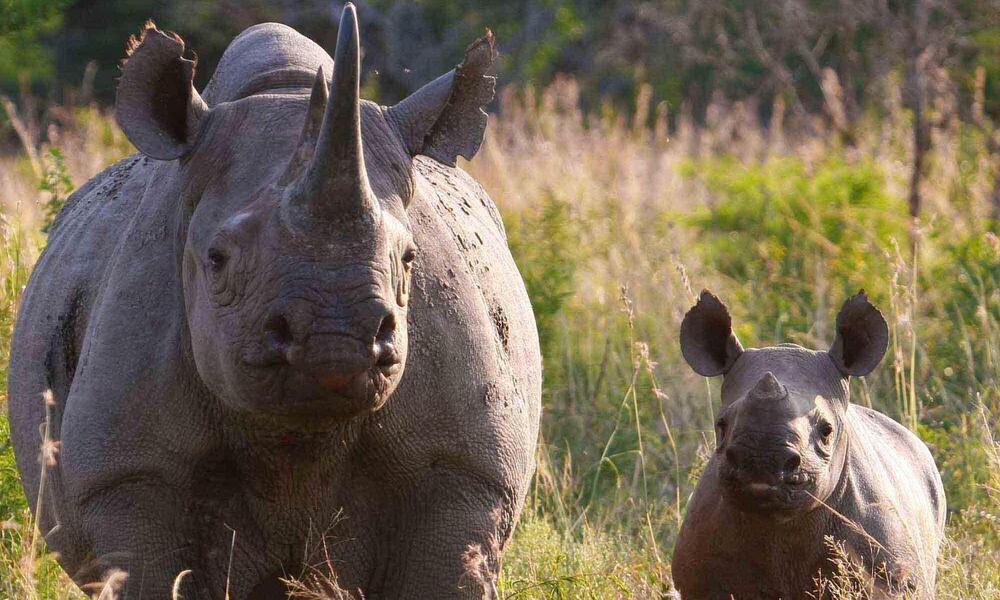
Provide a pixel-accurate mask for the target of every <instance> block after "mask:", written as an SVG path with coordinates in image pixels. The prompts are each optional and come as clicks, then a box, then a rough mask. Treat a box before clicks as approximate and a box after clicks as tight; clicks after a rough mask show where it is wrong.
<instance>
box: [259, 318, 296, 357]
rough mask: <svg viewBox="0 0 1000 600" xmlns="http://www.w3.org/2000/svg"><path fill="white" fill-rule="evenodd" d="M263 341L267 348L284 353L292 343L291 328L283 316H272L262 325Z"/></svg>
mask: <svg viewBox="0 0 1000 600" xmlns="http://www.w3.org/2000/svg"><path fill="white" fill-rule="evenodd" d="M264 339H265V341H266V343H267V346H268V348H270V349H271V350H276V351H279V352H284V351H285V350H286V349H287V348H288V346H289V345H291V343H292V328H291V326H289V324H288V319H286V318H285V316H284V315H272V316H271V317H270V318H268V320H267V321H266V322H265V323H264Z"/></svg>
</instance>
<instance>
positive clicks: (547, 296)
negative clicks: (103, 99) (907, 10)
mask: <svg viewBox="0 0 1000 600" xmlns="http://www.w3.org/2000/svg"><path fill="white" fill-rule="evenodd" d="M644 98H645V99H644ZM577 106H578V102H577V94H576V89H575V86H574V84H573V82H572V81H568V80H564V81H560V82H557V83H556V84H554V85H553V86H552V87H550V88H548V89H546V90H541V91H534V90H530V89H528V90H508V91H507V92H506V94H505V96H504V98H503V99H502V101H501V106H500V109H501V110H500V115H499V116H498V117H496V118H494V119H493V120H492V121H491V126H490V129H489V131H488V135H487V142H486V144H485V146H484V148H483V150H482V151H481V152H480V154H479V156H477V157H476V159H475V160H474V161H472V162H471V163H467V164H464V165H462V166H463V168H465V169H467V170H468V171H470V172H471V173H472V174H473V175H474V176H475V177H476V178H477V179H478V180H479V181H480V182H481V183H482V184H483V186H484V187H485V188H486V189H487V191H488V192H489V193H490V195H491V196H492V197H493V199H494V200H495V201H496V202H497V204H498V205H499V206H500V208H501V211H502V212H503V215H504V220H505V223H506V226H507V232H508V237H509V239H510V244H511V248H512V250H513V253H514V256H515V258H516V260H517V262H518V265H519V266H520V268H521V272H522V275H523V276H524V278H525V281H526V283H527V286H528V290H529V293H530V295H531V298H532V302H533V305H534V307H535V313H536V319H537V321H538V326H539V331H540V334H541V340H542V346H543V348H542V350H543V355H544V361H545V364H544V366H545V387H544V397H543V402H544V413H543V426H542V435H541V439H540V446H539V451H538V469H537V474H536V477H535V481H534V484H533V485H532V488H531V490H530V492H529V498H528V501H527V507H526V509H525V512H524V514H523V516H522V518H521V522H520V524H519V525H518V527H517V529H516V531H515V534H514V537H513V540H512V541H511V543H510V545H509V547H508V549H507V552H506V555H505V558H504V568H503V573H502V575H501V579H500V581H499V583H498V593H499V597H500V598H523V599H529V598H567V599H575V598H665V597H670V593H671V591H672V587H671V574H670V557H671V551H672V547H673V543H674V539H675V537H676V534H677V531H678V528H679V526H680V523H681V520H682V519H683V514H684V509H685V505H686V503H687V500H688V497H689V495H690V493H691V491H692V490H693V487H694V484H695V483H696V481H697V478H698V474H699V472H700V470H701V468H702V467H703V465H704V464H705V462H706V460H707V458H708V456H709V455H710V453H711V451H712V450H711V449H712V448H713V446H714V440H713V427H712V424H713V422H714V414H715V412H716V410H717V408H718V402H719V400H718V382H716V381H709V380H705V379H704V378H701V377H698V376H696V375H695V374H693V373H692V372H691V371H690V370H689V368H688V367H687V365H686V364H685V363H684V361H683V359H682V358H681V356H680V349H679V347H678V344H677V332H678V328H679V325H680V319H681V318H682V316H683V314H684V312H685V311H686V310H687V309H688V308H689V307H690V306H691V305H692V303H693V301H694V298H695V295H696V294H697V292H698V291H700V290H701V289H702V288H705V287H707V288H710V289H712V290H713V291H714V292H716V293H717V294H718V295H720V296H721V297H722V298H723V299H724V300H725V301H727V303H728V304H729V306H730V309H731V311H732V312H733V316H734V324H735V326H736V331H737V334H738V336H739V337H740V339H741V340H742V342H743V343H744V345H748V346H755V345H770V344H774V343H780V342H794V343H798V344H801V345H804V346H807V347H812V348H817V349H825V348H827V347H828V345H829V344H830V342H831V341H832V338H833V333H832V329H833V318H834V316H835V314H836V312H837V310H838V309H839V307H840V304H841V303H842V302H843V301H844V299H846V298H847V297H848V296H849V295H851V294H853V293H856V292H857V291H858V290H859V289H862V288H864V289H865V290H867V291H868V293H869V295H870V297H871V298H872V300H873V301H874V302H875V303H876V305H877V306H879V307H880V308H881V310H882V312H883V313H884V314H885V316H886V319H887V320H888V322H889V324H890V330H891V335H892V338H891V342H890V349H889V352H888V354H887V356H886V358H885V359H884V360H883V362H882V364H881V365H880V367H879V368H878V369H877V370H876V371H875V372H874V373H872V374H871V375H870V376H869V377H867V378H866V379H863V380H859V381H856V382H855V383H854V384H853V390H852V392H853V395H854V401H855V402H857V403H860V404H864V405H867V406H873V407H875V408H877V409H879V410H882V411H884V412H886V413H887V414H889V415H890V416H892V417H893V418H895V419H897V420H899V421H900V422H901V423H903V424H904V425H906V426H908V427H910V428H912V429H914V430H915V431H916V432H917V434H918V435H919V436H920V437H921V438H922V439H923V440H924V441H925V442H926V443H927V444H928V446H929V447H930V448H931V450H932V452H933V454H934V456H935V458H936V460H937V464H938V466H939V468H940V470H941V473H942V477H943V479H944V482H945V486H946V490H947V494H948V501H949V520H948V534H949V537H948V541H947V543H946V546H945V549H944V552H943V555H942V559H941V563H940V565H939V572H938V590H937V595H936V597H937V598H941V599H983V600H985V599H996V598H1000V446H998V444H997V440H1000V382H998V376H1000V371H998V368H997V367H998V361H1000V238H998V237H997V233H998V232H1000V228H998V223H997V221H996V220H995V217H996V216H997V215H998V214H1000V206H995V205H994V201H993V200H992V194H993V189H994V182H995V178H996V177H997V176H998V175H997V171H998V169H1000V165H998V164H996V161H995V159H994V158H993V157H992V156H991V155H990V153H989V151H988V148H989V138H990V136H992V135H994V132H993V131H991V130H990V129H989V128H988V127H987V126H985V125H984V126H971V125H968V124H961V123H959V122H958V121H957V120H950V119H949V118H948V117H947V111H944V112H942V114H943V115H945V116H943V117H941V119H940V120H939V121H940V126H938V127H936V128H935V129H934V131H933V136H932V141H933V149H932V151H931V153H930V155H929V156H928V166H927V172H926V174H925V177H924V180H923V188H922V189H923V194H922V196H923V206H922V207H921V211H920V217H919V219H917V220H916V221H912V220H911V219H910V218H909V215H908V205H907V201H906V198H907V194H908V191H909V188H908V186H909V176H910V172H909V165H910V162H911V137H912V133H911V128H910V126H909V123H910V121H909V115H908V113H907V112H906V111H905V110H903V109H902V108H901V102H900V100H899V98H896V97H893V96H892V94H887V95H886V97H885V99H884V105H883V106H879V107H873V108H872V109H871V110H870V111H869V114H867V115H866V116H865V117H864V118H863V119H862V122H861V123H859V124H858V126H857V127H856V129H855V131H853V132H851V135H850V136H845V135H843V134H837V133H833V132H831V131H830V130H828V129H827V128H826V127H825V126H824V124H823V123H822V122H820V121H814V120H811V119H806V118H799V119H793V118H791V117H782V115H783V110H782V107H781V106H780V105H779V106H776V107H774V108H773V110H771V111H770V112H771V113H772V114H774V115H775V116H774V117H772V119H771V121H770V122H769V123H763V122H761V120H760V119H759V118H758V117H757V115H758V111H757V110H756V107H752V106H744V105H739V104H736V105H719V106H713V107H712V109H711V110H710V111H709V117H708V123H707V124H706V125H705V126H704V127H695V126H694V125H693V124H692V122H691V119H690V118H688V117H687V116H686V115H685V114H683V113H681V114H672V113H670V111H669V110H668V109H667V108H666V107H663V106H649V102H648V97H647V96H643V97H640V101H639V103H638V105H637V106H636V107H635V109H634V110H633V111H631V113H630V114H629V115H628V116H625V115H622V114H618V113H616V112H615V111H614V110H612V109H610V108H606V109H604V110H602V111H600V112H599V113H598V114H597V115H590V116H585V115H583V114H581V113H580V111H579V110H578V109H577ZM58 109H59V110H60V111H61V112H60V115H62V117H61V120H60V122H61V123H62V126H60V127H53V128H50V130H49V132H48V133H47V134H45V135H42V136H41V137H43V138H45V139H47V140H48V141H47V142H45V143H43V144H42V146H41V150H40V151H37V152H35V155H34V156H29V153H27V152H25V153H22V155H21V156H19V157H17V158H3V159H0V207H2V218H3V224H2V226H3V244H2V246H0V269H2V271H0V273H2V287H0V351H2V356H0V359H2V364H3V365H6V362H7V354H8V352H9V346H8V340H9V332H10V328H11V326H12V323H13V320H14V317H15V314H16V308H17V301H18V295H19V291H20V289H21V288H22V286H23V285H24V282H25V280H26V277H27V275H28V273H29V272H30V268H31V265H32V263H33V261H34V260H35V258H36V257H37V255H38V252H39V250H40V248H41V247H42V245H43V244H44V240H45V236H44V233H42V229H43V227H44V225H45V223H46V222H47V220H48V219H50V218H51V215H52V214H53V211H55V210H57V209H58V206H59V205H60V203H61V201H62V200H63V199H65V197H66V195H67V194H68V193H69V191H70V190H71V189H72V187H74V186H77V185H80V184H81V183H83V182H84V181H86V179H87V178H89V177H90V176H91V175H93V174H94V173H96V172H97V171H99V170H100V169H101V168H103V166H105V165H107V164H109V163H110V162H112V161H113V160H115V159H116V158H118V157H121V156H123V155H125V154H127V153H128V152H130V151H131V150H130V147H129V145H128V143H127V141H126V140H125V139H124V136H123V135H122V134H121V132H120V131H118V130H117V128H116V127H115V126H114V125H113V122H112V121H111V120H110V119H109V118H108V116H107V115H106V114H104V113H102V112H101V111H100V110H98V109H96V108H94V107H83V108H68V107H58ZM942 110H943V109H942ZM21 125H22V128H23V129H26V130H28V129H31V126H32V124H31V123H21ZM40 401H41V400H40ZM0 423H2V424H0V450H2V454H0V520H2V523H0V597H3V598H7V597H10V598H37V599H46V600H47V599H50V598H78V597H81V596H80V594H79V593H78V592H77V591H75V590H74V589H73V587H72V586H71V584H69V582H68V580H67V579H66V577H65V576H64V575H62V574H61V572H60V571H59V569H58V567H57V566H55V563H54V561H52V560H51V557H48V556H46V554H45V549H44V547H43V545H42V544H41V543H39V541H38V539H37V536H36V534H35V532H34V531H33V528H32V524H31V521H30V518H29V513H28V511H27V505H28V501H27V500H26V499H25V498H23V496H22V494H21V491H20V487H19V484H18V483H17V474H16V471H15V468H14V463H13V456H12V452H11V450H10V446H9V443H8V442H7V439H6V437H7V436H6V419H0ZM31 501H34V499H32V500H31ZM851 568H852V567H851V565H849V564H848V563H847V562H845V564H844V565H843V569H844V571H845V575H846V574H849V572H850V570H851ZM862 588H863V586H860V587H859V586H857V585H855V584H854V583H852V582H851V580H850V578H849V577H843V578H836V579H834V580H832V581H824V582H817V590H825V591H826V593H827V594H828V595H829V597H834V598H861V597H865V595H864V590H863V589H862ZM819 594H820V592H819V591H818V592H817V597H822V596H820V595H819Z"/></svg>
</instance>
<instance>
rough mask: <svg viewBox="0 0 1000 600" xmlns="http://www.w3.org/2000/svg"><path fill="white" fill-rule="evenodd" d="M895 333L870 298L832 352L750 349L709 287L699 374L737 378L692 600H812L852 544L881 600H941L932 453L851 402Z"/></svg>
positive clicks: (691, 345)
mask: <svg viewBox="0 0 1000 600" xmlns="http://www.w3.org/2000/svg"><path fill="white" fill-rule="evenodd" d="M887 342H888V329H887V327H886V324H885V321H884V319H883V318H882V316H881V314H879V312H878V311H877V310H876V309H875V308H874V307H873V306H871V304H869V303H868V300H867V298H866V297H865V296H864V294H863V293H862V294H859V295H857V296H855V297H854V298H851V299H850V300H848V302H847V303H846V304H845V305H844V309H843V310H842V311H841V313H840V315H839V316H838V318H837V338H836V340H835V341H834V344H833V346H832V347H831V349H830V350H829V351H828V352H816V351H813V350H807V349H805V348H802V347H799V346H795V345H792V344H783V345H780V346H777V347H772V348H761V349H753V348H751V349H746V350H744V349H743V347H742V346H741V345H740V343H739V341H738V340H737V339H736V337H735V336H734V335H733V334H732V329H731V322H730V317H729V313H728V311H727V310H726V308H725V306H724V305H723V304H722V303H721V302H720V301H719V300H718V299H717V298H716V297H715V296H713V295H711V294H710V293H708V292H703V293H702V295H701V298H700V299H699V301H698V305H697V306H695V307H694V308H692V309H691V310H690V311H689V312H688V314H687V315H686V316H685V319H684V323H683V324H682V327H681V348H682V351H683V353H684V356H685V358H686V359H687V361H688V363H689V364H690V365H691V366H692V368H693V369H694V370H695V371H697V372H698V373H699V374H702V375H705V376H713V375H720V374H722V375H724V379H723V384H722V407H721V409H720V411H719V418H718V421H717V423H716V440H717V447H716V452H715V453H714V454H713V456H712V458H711V460H710V461H709V463H708V465H707V466H706V468H705V471H704V473H703V474H702V476H701V480H700V481H699V482H698V486H697V488H696V489H695V492H694V495H693V497H692V499H691V502H690V504H689V505H688V509H687V515H686V516H685V519H684V523H683V526H682V528H681V532H680V536H679V538H678V540H677V545H676V547H675V549H674V558H673V576H674V582H675V584H676V586H677V589H678V590H679V591H680V593H681V597H682V598H684V599H685V600H724V599H729V598H738V599H740V600H744V599H746V600H755V599H778V598H784V599H790V598H807V597H812V596H809V594H810V593H812V592H814V590H816V579H817V578H818V577H821V576H822V577H826V578H829V577H830V576H831V575H832V574H833V573H834V572H835V568H834V565H833V562H832V559H833V556H832V554H831V550H830V548H829V546H828V545H827V544H826V543H825V541H824V538H825V537H826V536H831V537H832V538H833V539H834V540H836V541H837V542H841V543H843V544H844V547H845V549H846V551H847V554H848V555H849V556H850V558H851V559H852V560H853V561H855V562H856V563H857V564H859V565H860V566H861V567H862V568H863V569H864V570H866V571H867V572H868V573H869V574H871V575H872V576H870V577H869V578H868V583H869V584H872V585H871V588H872V589H871V590H870V596H871V597H873V598H898V597H903V596H904V595H906V596H905V597H916V598H925V599H931V598H933V597H934V579H935V569H936V564H937V556H938V550H939V545H940V543H941V540H942V538H943V530H944V520H945V498H944V490H943V488H942V484H941V478H940V476H939V474H938V471H937V468H936V467H935V465H934V460H933V458H932V457H931V455H930V452H929V451H928V450H927V448H926V446H924V444H923V443H922V442H921V441H920V440H919V439H918V438H917V437H916V436H915V435H914V434H913V433H911V432H910V431H908V430H907V429H905V428H904V427H902V426H901V425H899V424H898V423H896V422H895V421H893V420H892V419H890V418H888V417H886V416H885V415H883V414H881V413H878V412H876V411H874V410H871V409H868V408H865V407H861V406H857V405H853V404H851V403H850V395H849V386H848V379H849V377H850V376H851V375H856V376H859V375H864V374H866V373H868V372H870V371H871V370H872V369H874V368H875V366H876V365H877V364H878V362H879V360H880V359H881V358H882V355H883V354H884V352H885V350H886V345H887Z"/></svg>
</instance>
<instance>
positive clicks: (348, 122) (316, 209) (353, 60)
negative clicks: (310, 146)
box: [289, 3, 375, 222]
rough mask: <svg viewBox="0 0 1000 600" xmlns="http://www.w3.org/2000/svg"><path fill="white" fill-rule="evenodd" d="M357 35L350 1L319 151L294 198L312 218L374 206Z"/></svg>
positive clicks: (354, 214)
mask: <svg viewBox="0 0 1000 600" xmlns="http://www.w3.org/2000/svg"><path fill="white" fill-rule="evenodd" d="M358 38H359V34H358V18H357V14H356V12H355V10H354V5H353V4H350V3H348V4H346V5H345V6H344V11H343V16H342V17H341V19H340V31H339V32H338V35H337V51H336V54H335V56H334V64H333V85H332V87H331V90H330V99H329V102H327V106H326V113H325V114H324V116H323V125H322V129H321V130H320V133H319V139H318V140H317V142H316V150H315V152H313V155H312V160H311V162H310V163H309V166H308V168H307V169H306V171H305V173H303V175H302V178H301V179H300V180H299V181H298V183H297V184H296V185H295V187H294V189H293V190H292V193H291V194H290V196H289V201H290V203H291V204H293V205H295V206H297V207H298V208H300V209H303V210H304V211H305V213H306V214H307V215H308V216H310V217H312V218H314V219H319V220H322V221H327V222H329V221H335V222H339V221H345V220H350V219H357V218H361V217H363V216H364V215H370V214H371V213H372V212H373V211H374V210H375V197H374V194H373V193H372V191H371V187H370V186H369V183H368V174H367V172H366V170H365V156H364V149H363V147H362V143H361V93H360V88H359V83H360V79H361V58H360V57H361V49H360V46H359V41H358Z"/></svg>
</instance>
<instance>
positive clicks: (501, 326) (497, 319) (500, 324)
mask: <svg viewBox="0 0 1000 600" xmlns="http://www.w3.org/2000/svg"><path fill="white" fill-rule="evenodd" d="M490 319H491V320H492V321H493V327H494V328H495V329H496V331H497V336H498V337H499V338H500V345H501V346H503V350H504V352H510V321H508V320H507V313H505V312H504V310H503V307H502V306H500V305H499V304H493V305H491V306H490Z"/></svg>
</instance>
